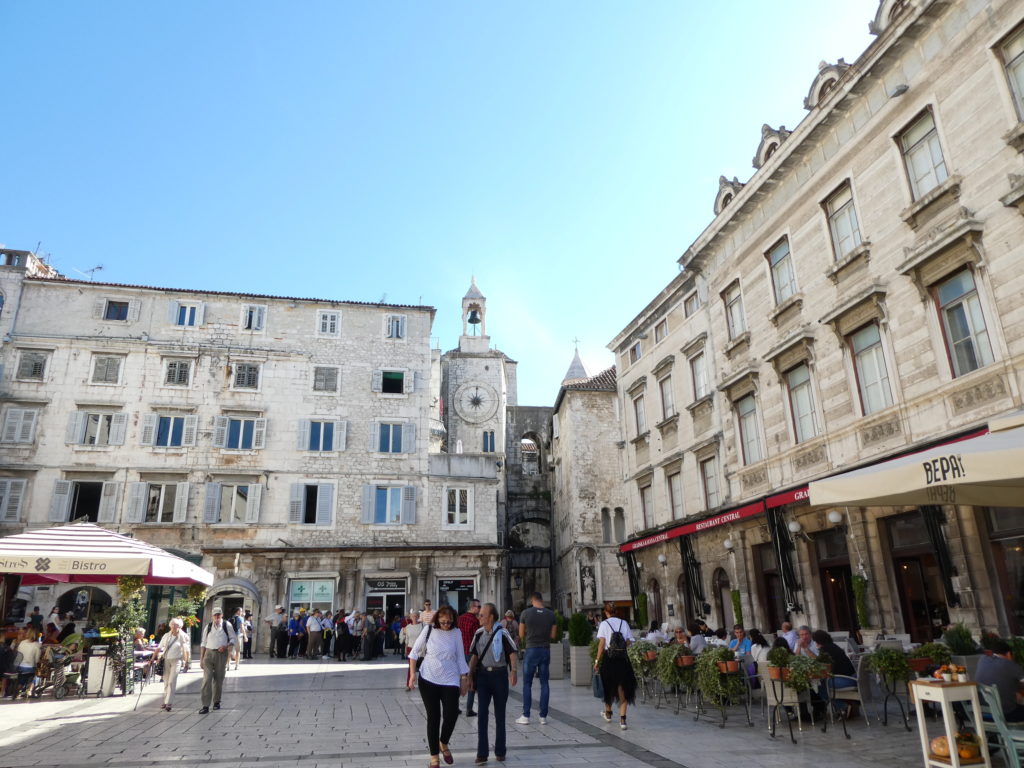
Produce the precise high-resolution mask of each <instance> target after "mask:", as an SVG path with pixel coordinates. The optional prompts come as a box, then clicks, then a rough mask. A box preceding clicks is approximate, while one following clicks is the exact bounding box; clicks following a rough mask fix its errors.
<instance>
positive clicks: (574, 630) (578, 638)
mask: <svg viewBox="0 0 1024 768" xmlns="http://www.w3.org/2000/svg"><path fill="white" fill-rule="evenodd" d="M593 636H594V627H593V625H591V623H590V622H589V621H587V617H586V615H584V614H582V613H579V612H577V613H574V614H573V615H572V616H570V617H569V645H574V646H577V647H580V646H586V645H589V644H590V639H591V638H592V637H593Z"/></svg>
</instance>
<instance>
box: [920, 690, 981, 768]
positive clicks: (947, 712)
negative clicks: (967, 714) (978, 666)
mask: <svg viewBox="0 0 1024 768" xmlns="http://www.w3.org/2000/svg"><path fill="white" fill-rule="evenodd" d="M910 694H911V696H912V697H913V698H914V700H915V701H918V702H922V701H932V702H935V703H936V704H938V705H939V708H940V709H941V711H942V725H943V734H942V735H941V736H937V737H935V738H932V739H929V738H928V726H927V721H926V720H925V718H924V717H920V716H919V717H918V733H920V734H921V754H922V755H923V757H924V764H925V768H928V767H929V766H953V768H960V766H965V765H983V766H986V768H992V758H991V757H990V756H989V753H988V743H987V742H986V741H985V738H984V733H985V728H984V725H983V724H982V720H981V703H980V702H979V700H978V684H977V683H975V682H973V681H972V682H962V683H960V682H957V683H951V682H945V681H940V680H911V681H910ZM958 701H960V702H964V703H965V704H970V706H971V716H972V718H973V720H974V734H972V736H973V737H974V738H971V739H968V738H967V737H966V736H965V735H964V734H958V733H957V732H956V716H955V715H954V713H953V704H954V702H958ZM921 711H922V709H921V708H920V707H918V712H919V713H920V712H921ZM977 734H980V735H981V736H980V738H979V737H978V736H977Z"/></svg>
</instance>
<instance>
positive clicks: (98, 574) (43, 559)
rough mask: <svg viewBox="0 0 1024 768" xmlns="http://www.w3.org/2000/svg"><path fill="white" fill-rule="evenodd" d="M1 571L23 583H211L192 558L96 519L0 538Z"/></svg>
mask: <svg viewBox="0 0 1024 768" xmlns="http://www.w3.org/2000/svg"><path fill="white" fill-rule="evenodd" d="M0 573H16V574H22V575H23V576H24V578H23V580H22V583H23V584H46V583H51V582H77V583H84V584H112V583H114V582H115V581H116V580H117V577H118V576H142V577H143V578H144V581H145V583H146V584H168V585H188V584H206V585H209V584H212V583H213V574H212V573H210V572H209V571H207V570H204V569H202V568H200V567H199V566H198V565H196V564H194V563H190V562H189V561H188V560H184V559H182V558H180V557H178V556H177V555H172V554H171V553H170V552H165V551H164V550H162V549H160V548H159V547H154V546H153V545H152V544H147V543H146V542H144V541H140V540H139V539H133V538H131V537H130V536H122V535H121V534H119V533H114V532H113V531H108V530H107V529H106V528H101V527H99V526H98V525H93V524H92V523H75V524H73V525H64V526H60V527H57V528H44V529H40V530H34V531H26V532H25V533H19V534H17V535H15V536H6V537H4V538H2V539H0Z"/></svg>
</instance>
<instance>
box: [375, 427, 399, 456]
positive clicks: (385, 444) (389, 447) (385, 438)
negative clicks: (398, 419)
mask: <svg viewBox="0 0 1024 768" xmlns="http://www.w3.org/2000/svg"><path fill="white" fill-rule="evenodd" d="M377 450H378V451H379V452H380V453H401V452H402V425H401V424H381V425H380V439H379V441H378V443H377Z"/></svg>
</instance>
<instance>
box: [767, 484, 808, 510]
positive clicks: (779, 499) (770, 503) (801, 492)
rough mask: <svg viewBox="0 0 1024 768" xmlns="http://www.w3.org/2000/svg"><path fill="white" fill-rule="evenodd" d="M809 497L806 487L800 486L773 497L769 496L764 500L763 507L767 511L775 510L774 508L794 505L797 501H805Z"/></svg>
mask: <svg viewBox="0 0 1024 768" xmlns="http://www.w3.org/2000/svg"><path fill="white" fill-rule="evenodd" d="M810 497H811V494H810V492H808V490H807V486H806V485H802V486H800V487H799V488H794V489H793V490H791V491H784V492H783V493H777V494H775V495H774V496H769V497H768V498H767V499H765V500H764V501H765V504H764V505H765V506H766V507H768V509H775V508H776V507H782V506H785V505H786V504H796V503H797V502H798V501H807V500H808V499H809V498H810Z"/></svg>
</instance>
